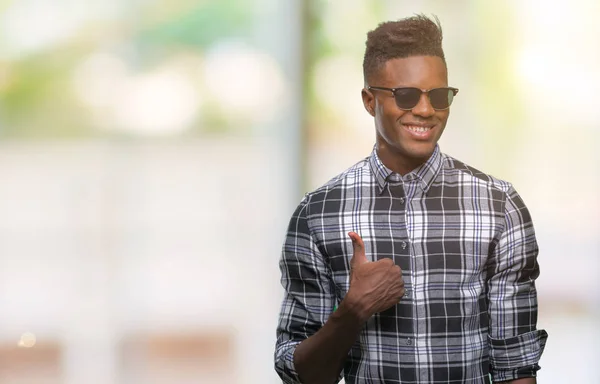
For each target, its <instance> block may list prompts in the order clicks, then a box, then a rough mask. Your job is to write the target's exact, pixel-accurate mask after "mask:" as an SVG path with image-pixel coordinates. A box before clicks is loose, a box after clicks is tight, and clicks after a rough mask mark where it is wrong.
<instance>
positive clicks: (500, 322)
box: [488, 186, 548, 382]
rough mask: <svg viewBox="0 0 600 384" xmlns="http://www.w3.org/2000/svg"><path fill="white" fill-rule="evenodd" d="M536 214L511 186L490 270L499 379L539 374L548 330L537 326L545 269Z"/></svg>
mask: <svg viewBox="0 0 600 384" xmlns="http://www.w3.org/2000/svg"><path fill="white" fill-rule="evenodd" d="M537 255H538V245H537V241H536V238H535V231H534V228H533V223H532V220H531V216H530V214H529V211H528V210H527V207H526V206H525V204H524V202H523V200H522V199H521V197H520V196H519V195H518V193H517V192H516V191H515V190H514V188H513V187H512V186H510V188H509V189H508V191H507V196H506V203H505V226H504V230H503V232H502V233H501V235H500V238H499V241H498V242H497V244H496V247H495V249H494V251H493V252H492V254H491V255H490V263H489V264H488V265H489V268H490V270H488V273H489V275H488V276H489V280H488V300H489V301H488V305H489V307H488V311H489V316H490V334H489V346H490V363H491V373H492V378H493V380H494V382H498V381H509V380H515V379H519V378H525V377H535V376H536V372H537V371H538V370H539V369H540V366H539V365H538V362H539V360H540V357H541V355H542V352H543V350H544V346H545V344H546V339H547V337H548V334H547V333H546V331H544V330H538V329H536V323H537V310H538V306H537V293H536V289H535V279H536V278H537V277H538V276H539V273H540V269H539V265H538V262H537Z"/></svg>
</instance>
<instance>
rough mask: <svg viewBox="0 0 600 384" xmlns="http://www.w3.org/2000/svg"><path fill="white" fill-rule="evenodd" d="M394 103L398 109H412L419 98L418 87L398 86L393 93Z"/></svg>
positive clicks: (419, 91)
mask: <svg viewBox="0 0 600 384" xmlns="http://www.w3.org/2000/svg"><path fill="white" fill-rule="evenodd" d="M394 97H395V98H396V105H398V108H400V109H413V108H414V107H415V106H416V105H417V104H418V103H419V99H420V98H421V90H420V89H418V88H399V89H397V90H396V93H395V94H394Z"/></svg>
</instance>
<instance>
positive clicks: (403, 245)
mask: <svg viewBox="0 0 600 384" xmlns="http://www.w3.org/2000/svg"><path fill="white" fill-rule="evenodd" d="M401 245H402V249H405V248H406V241H403V242H402V244H401Z"/></svg>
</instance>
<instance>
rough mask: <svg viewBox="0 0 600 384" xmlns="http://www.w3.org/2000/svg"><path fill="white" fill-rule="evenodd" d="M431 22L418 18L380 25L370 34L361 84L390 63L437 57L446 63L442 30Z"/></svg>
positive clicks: (436, 20) (436, 21)
mask: <svg viewBox="0 0 600 384" xmlns="http://www.w3.org/2000/svg"><path fill="white" fill-rule="evenodd" d="M434 19H435V21H434V20H431V19H430V18H428V17H427V16H425V15H422V14H420V15H415V16H412V17H407V18H405V19H401V20H398V21H388V22H385V23H381V24H379V26H378V27H377V28H375V29H374V30H372V31H370V32H369V33H368V34H367V41H366V49H365V57H364V59H363V75H364V80H365V84H367V80H368V79H369V78H370V77H371V76H373V75H374V74H375V73H376V72H377V71H379V70H380V69H381V68H382V67H383V66H384V65H385V63H386V62H387V61H388V60H390V59H398V58H405V57H410V56H421V55H422V56H438V57H440V58H441V59H442V60H443V61H444V63H446V58H445V57H444V51H443V49H442V26H441V24H440V21H439V19H438V18H437V17H436V16H434Z"/></svg>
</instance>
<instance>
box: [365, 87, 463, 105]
mask: <svg viewBox="0 0 600 384" xmlns="http://www.w3.org/2000/svg"><path fill="white" fill-rule="evenodd" d="M367 89H368V90H369V91H371V90H373V91H390V92H392V97H393V98H394V101H396V100H395V99H396V92H397V91H399V90H401V89H418V90H419V91H421V95H422V94H426V95H427V98H428V99H429V104H431V98H430V97H429V92H431V91H435V90H436V89H448V90H450V91H452V93H453V96H452V98H454V96H456V94H457V93H458V88H454V87H438V88H431V89H420V88H417V87H398V88H386V87H372V86H370V85H368V86H367ZM421 95H419V100H421ZM418 104H419V101H417V104H415V105H414V106H413V107H412V108H402V107H400V106H399V105H398V102H397V101H396V106H397V107H398V108H400V109H402V110H403V111H410V110H412V109H413V108H414V107H416V106H417V105H418ZM450 105H452V102H450V104H449V105H448V106H447V107H446V108H436V107H434V106H433V104H431V107H432V108H433V109H435V110H436V111H445V110H446V109H449V108H450Z"/></svg>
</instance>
